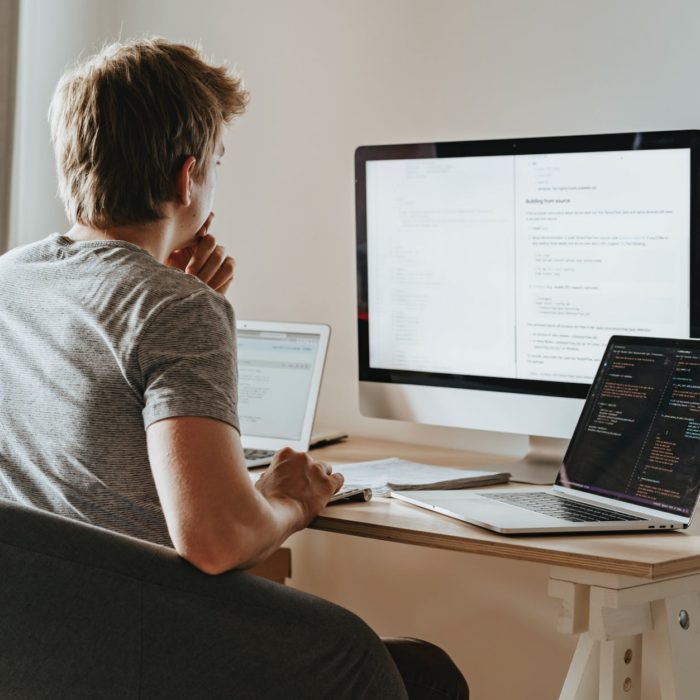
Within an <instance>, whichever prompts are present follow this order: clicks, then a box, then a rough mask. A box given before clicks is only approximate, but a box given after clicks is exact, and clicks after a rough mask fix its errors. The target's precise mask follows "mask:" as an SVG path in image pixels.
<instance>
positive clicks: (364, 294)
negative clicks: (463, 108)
mask: <svg viewBox="0 0 700 700" xmlns="http://www.w3.org/2000/svg"><path fill="white" fill-rule="evenodd" d="M670 148H688V149H690V257H689V261H690V319H689V328H690V337H691V338H697V337H700V216H699V215H698V206H699V205H700V189H699V186H700V130H682V131H650V132H628V133H616V134H587V135H579V136H548V137H528V138H516V139H493V140H479V141H444V142H432V143H413V144H391V145H372V146H359V147H358V148H357V149H356V150H355V207H356V217H355V224H356V251H357V336H358V373H359V379H360V381H363V382H381V383H387V384H413V385H421V386H438V387H449V388H453V389H471V390H478V391H495V392H505V393H517V394H530V395H539V396H552V397H561V398H573V399H583V398H585V397H586V394H587V392H588V389H589V387H590V384H583V383H574V382H553V381H541V380H533V379H514V378H504V377H485V376H478V375H461V374H460V375H457V374H443V373H438V372H419V371H410V370H398V369H383V368H377V367H371V366H370V363H369V314H370V309H369V294H368V273H367V207H366V194H367V193H366V175H365V173H366V163H367V161H372V160H404V159H415V158H455V157H469V156H489V155H493V156H499V155H500V156H502V155H514V154H517V155H521V154H523V155H533V154H545V153H547V154H549V153H582V152H596V151H625V150H630V151H631V150H652V149H670ZM694 271H695V273H696V274H693V272H694Z"/></svg>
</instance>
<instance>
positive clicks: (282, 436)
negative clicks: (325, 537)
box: [236, 321, 330, 468]
mask: <svg viewBox="0 0 700 700" xmlns="http://www.w3.org/2000/svg"><path fill="white" fill-rule="evenodd" d="M236 334H237V349H238V417H239V419H240V424H241V442H242V443H243V449H244V452H245V455H246V466H247V467H248V468H253V467H261V466H265V465H267V464H269V463H270V460H271V459H272V457H273V456H274V454H275V452H277V450H280V449H282V448H283V447H291V448H292V449H295V450H300V451H305V450H308V449H309V440H310V437H311V429H312V427H313V423H314V416H315V414H316V404H317V402H318V393H319V389H320V387H321V376H322V375H323V365H324V363H325V359H326V351H327V349H328V340H329V338H330V328H329V327H328V326H326V325H323V324H310V323H277V322H270V321H237V322H236Z"/></svg>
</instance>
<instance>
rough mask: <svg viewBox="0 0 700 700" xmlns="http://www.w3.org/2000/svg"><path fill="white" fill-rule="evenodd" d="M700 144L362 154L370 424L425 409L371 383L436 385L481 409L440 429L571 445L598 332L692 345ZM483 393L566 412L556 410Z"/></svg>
mask: <svg viewBox="0 0 700 700" xmlns="http://www.w3.org/2000/svg"><path fill="white" fill-rule="evenodd" d="M697 145H698V132H695V131H684V132H654V133H641V134H640V133H636V134H608V135H596V136H577V137H552V138H533V139H516V140H499V141H474V142H451V143H432V144H409V145H398V146H365V147H361V148H359V149H358V150H357V152H356V203H357V251H358V256H357V263H358V292H359V294H358V310H359V314H358V322H359V327H358V329H359V334H358V338H359V357H360V366H359V376H360V380H361V382H362V383H363V384H364V385H365V386H369V385H370V384H374V385H375V386H374V387H373V388H372V391H373V403H374V405H375V408H372V407H370V408H369V411H368V412H369V414H370V415H378V414H382V415H384V417H401V418H410V415H409V414H410V413H411V411H410V410H404V409H406V407H407V406H408V405H409V404H411V405H413V406H417V405H418V404H421V403H424V402H425V401H428V402H429V403H430V401H431V395H430V394H429V393H425V392H423V393H422V394H421V395H420V398H418V397H417V396H416V397H414V399H410V397H409V398H406V397H408V396H409V394H404V396H403V398H402V399H401V400H396V396H394V399H392V400H386V401H385V400H383V399H378V397H377V393H376V389H377V385H379V384H386V385H394V386H395V387H396V386H399V385H401V386H404V387H410V386H414V387H415V386H422V387H444V388H448V389H459V390H462V391H463V392H466V393H465V394H464V396H465V398H464V401H469V400H474V401H479V400H480V401H481V402H482V403H483V404H484V405H486V404H488V407H493V411H491V408H487V409H486V414H488V416H487V415H481V416H480V415H479V411H478V409H475V410H473V411H471V413H470V415H471V416H472V418H471V419H470V418H469V417H468V416H465V417H464V418H462V417H459V416H456V417H455V418H454V419H448V421H447V424H451V425H463V426H464V427H480V428H487V429H493V430H506V431H512V432H526V433H531V432H533V428H534V429H536V430H538V432H537V434H542V435H548V434H550V435H558V436H561V437H564V436H570V434H571V432H572V431H573V427H574V425H575V420H576V418H577V416H578V411H580V407H581V405H582V404H581V402H580V399H582V398H583V397H585V395H586V392H587V390H588V387H589V385H590V383H591V381H592V379H593V377H594V375H595V372H596V369H597V367H598V364H599V361H600V358H601V356H602V354H603V351H604V350H605V347H606V344H607V342H608V340H609V338H610V336H611V335H614V334H630V335H649V336H658V337H680V338H687V337H691V336H692V337H694V336H696V335H697V331H698V329H699V328H700V325H699V324H698V320H699V318H698V317H699V314H698V303H697V297H698V295H697V290H696V283H695V280H696V279H698V273H700V269H699V268H700V265H698V256H697V252H698V246H697V245H696V239H697V220H696V212H697V204H698V193H697V182H698V180H697V170H698V163H697V157H696V149H697ZM361 387H362V385H361ZM361 390H362V389H361ZM469 392H478V393H479V396H476V395H472V397H471V399H470V398H469V396H468V394H469ZM484 392H499V393H502V394H508V395H510V396H512V395H519V396H521V397H522V396H528V395H529V396H532V397H551V398H552V399H554V398H556V397H559V398H563V399H578V400H579V402H578V404H576V407H577V408H576V409H575V410H571V411H569V412H567V411H564V412H563V414H565V415H564V417H562V415H563V414H562V410H561V406H562V405H563V404H561V403H559V404H558V403H557V402H556V401H551V402H549V403H546V402H542V401H540V402H539V403H537V404H536V405H535V404H531V406H532V408H531V409H528V407H527V406H528V404H527V403H523V402H522V401H521V402H519V403H518V402H515V403H514V402H512V401H511V402H510V404H508V403H502V408H503V410H499V409H498V406H497V403H494V401H493V400H492V398H493V397H492V398H491V399H489V400H486V399H484V396H483V393H484ZM444 396H445V395H444V394H443V395H442V398H443V399H444ZM501 398H502V399H503V401H507V399H506V397H501ZM361 404H362V405H364V406H365V407H366V406H367V405H368V404H367V402H364V403H363V402H362V401H361ZM392 406H393V408H392ZM395 408H396V409H397V410H394V409H395ZM535 410H536V412H537V413H538V414H539V415H538V420H537V421H535V422H534V423H533V421H532V416H529V417H528V416H527V415H525V414H527V413H529V412H531V411H535ZM402 412H403V415H387V413H388V414H392V413H396V414H401V413H402ZM414 413H416V416H417V418H416V419H417V420H421V421H425V422H437V423H445V420H444V417H443V416H442V414H441V411H440V410H439V409H438V410H437V412H436V413H437V414H440V417H439V418H437V420H432V419H431V417H430V411H425V410H423V407H422V406H421V409H420V410H418V411H417V412H414ZM453 413H454V411H453ZM458 413H459V411H458ZM467 413H469V411H468V412H467ZM548 413H551V414H552V415H551V416H549V417H548V416H547V414H548ZM499 414H500V416H499ZM516 414H519V415H520V416H521V417H522V420H519V419H518V415H516ZM450 420H452V422H450ZM470 423H471V424H470ZM564 423H565V425H564ZM547 426H551V427H550V428H548V427H547Z"/></svg>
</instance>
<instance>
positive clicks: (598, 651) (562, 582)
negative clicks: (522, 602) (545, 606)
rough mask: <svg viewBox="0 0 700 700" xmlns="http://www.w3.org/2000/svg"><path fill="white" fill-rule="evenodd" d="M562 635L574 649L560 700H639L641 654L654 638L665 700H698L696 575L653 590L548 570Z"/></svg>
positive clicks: (651, 585) (607, 577) (699, 579)
mask: <svg viewBox="0 0 700 700" xmlns="http://www.w3.org/2000/svg"><path fill="white" fill-rule="evenodd" d="M549 594H550V595H551V596H553V597H555V598H559V599H560V600H561V601H562V609H561V614H560V617H559V621H558V629H559V631H560V632H563V633H567V634H578V636H579V638H578V645H577V647H576V651H575V653H574V656H573V659H572V661H571V665H570V667H569V673H568V675H567V677H566V681H565V682H564V687H563V688H562V692H561V695H560V696H559V697H560V700H641V696H642V693H641V678H642V646H643V643H644V640H649V639H650V638H651V637H653V638H654V641H655V642H656V647H657V676H658V678H659V683H660V689H661V697H662V700H691V699H692V698H696V697H697V696H698V693H699V692H700V684H699V680H700V678H699V674H698V668H699V666H700V574H693V575H689V576H680V577H677V578H668V579H665V580H660V581H653V582H650V581H648V580H645V579H640V578H634V577H630V576H616V575H611V574H598V573H595V572H590V571H582V570H580V569H570V568H564V567H552V568H551V570H550V579H549Z"/></svg>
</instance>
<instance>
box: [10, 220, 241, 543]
mask: <svg viewBox="0 0 700 700" xmlns="http://www.w3.org/2000/svg"><path fill="white" fill-rule="evenodd" d="M0 358H2V359H1V362H2V364H1V367H2V369H1V370H0V497H2V498H8V499H11V500H15V501H17V502H19V503H23V504H25V505H29V506H33V507H36V508H41V509H43V510H48V511H51V512H53V513H58V514H60V515H65V516H68V517H70V518H75V519H77V520H82V521H84V522H89V523H92V524H94V525H99V526H101V527H105V528H108V529H111V530H115V531H117V532H122V533H124V534H127V535H132V536H134V537H138V538H140V539H145V540H149V541H151V542H156V543H158V544H165V545H169V546H170V545H171V540H170V537H169V536H168V531H167V528H166V524H165V519H164V517H163V511H162V509H161V506H160V502H159V499H158V494H157V492H156V487H155V483H154V481H153V477H152V475H151V469H150V465H149V462H148V454H147V449H146V432H145V429H146V428H147V427H148V426H149V425H150V424H151V423H153V422H155V421H157V420H161V419H163V418H168V417H173V416H207V417H211V418H216V419H218V420H222V421H226V422H227V423H230V424H231V425H232V426H234V427H235V428H236V429H238V416H237V412H236V385H237V373H236V351H235V324H234V317H233V309H232V308H231V305H230V304H229V303H228V302H227V301H226V299H225V298H224V297H223V296H222V295H220V294H217V293H216V292H214V291H212V290H211V289H210V288H209V287H207V286H206V285H205V284H204V283H202V282H201V281H200V280H198V279H197V278H195V277H192V276H190V275H186V274H184V273H183V272H181V271H179V270H175V269H171V268H168V267H166V266H165V265H162V264H160V263H159V262H158V261H156V260H155V259H154V258H153V257H152V256H151V255H150V254H149V253H147V252H146V251H145V250H143V249H142V248H139V247H138V246H136V245H133V244H131V243H127V242H124V241H82V242H79V241H72V240H70V239H69V238H66V237H65V236H61V235H59V234H53V235H52V236H49V237H48V238H46V239H44V240H42V241H39V242H38V243H33V244H30V245H28V246H24V247H21V248H16V249H14V250H12V251H10V252H9V253H6V254H5V255H3V256H1V257H0Z"/></svg>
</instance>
